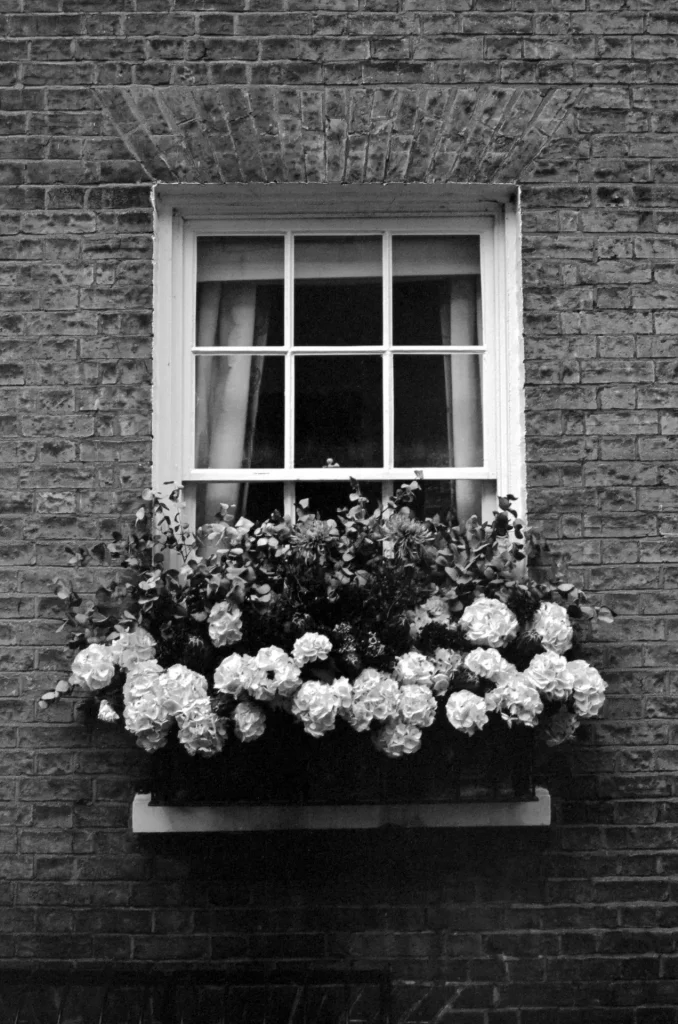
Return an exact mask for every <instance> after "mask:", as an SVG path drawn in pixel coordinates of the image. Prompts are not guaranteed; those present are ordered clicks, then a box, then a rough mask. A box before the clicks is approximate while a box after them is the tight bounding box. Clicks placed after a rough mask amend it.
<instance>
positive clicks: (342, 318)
mask: <svg viewBox="0 0 678 1024" xmlns="http://www.w3.org/2000/svg"><path fill="white" fill-rule="evenodd" d="M294 254H295V256H294V268H295V273H294V276H295V285H294V343H295V345H329V346H332V345H334V346H336V345H381V344H382V284H381V239H380V238H299V239H297V240H296V242H295V247H294Z"/></svg>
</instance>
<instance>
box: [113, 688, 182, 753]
mask: <svg viewBox="0 0 678 1024" xmlns="http://www.w3.org/2000/svg"><path fill="white" fill-rule="evenodd" d="M123 715H124V719H125V728H126V729H127V730H128V732H131V733H133V734H134V735H135V736H136V738H137V745H138V746H140V747H141V748H142V749H143V750H145V751H147V752H148V753H149V754H152V753H153V752H154V751H156V750H160V748H161V747H164V746H165V745H166V743H167V735H168V733H169V731H170V729H171V727H172V722H173V717H172V715H171V714H170V713H169V712H168V710H167V708H166V707H165V705H164V703H163V700H162V697H161V695H160V692H159V691H158V692H155V691H153V690H147V691H146V692H144V693H141V694H140V695H139V696H138V697H136V698H135V699H134V700H132V701H130V702H129V703H127V704H126V705H125V710H124V712H123Z"/></svg>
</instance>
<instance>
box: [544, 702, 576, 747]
mask: <svg viewBox="0 0 678 1024" xmlns="http://www.w3.org/2000/svg"><path fill="white" fill-rule="evenodd" d="M578 726H579V719H578V718H577V716H576V715H575V714H573V713H572V712H571V711H568V710H567V708H558V710H557V711H556V713H555V715H552V716H551V717H550V718H549V719H548V721H547V723H546V728H545V730H544V734H545V736H546V746H547V747H557V746H558V745H559V744H560V743H566V742H567V740H571V739H573V738H574V734H575V732H576V731H577V728H578Z"/></svg>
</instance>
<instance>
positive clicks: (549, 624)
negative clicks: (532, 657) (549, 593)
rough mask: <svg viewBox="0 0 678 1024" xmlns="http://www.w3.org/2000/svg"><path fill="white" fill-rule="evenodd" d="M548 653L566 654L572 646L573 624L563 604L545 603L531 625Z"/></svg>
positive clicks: (538, 610)
mask: <svg viewBox="0 0 678 1024" xmlns="http://www.w3.org/2000/svg"><path fill="white" fill-rule="evenodd" d="M530 629H532V630H533V631H534V632H535V633H536V634H537V636H538V637H539V639H540V640H541V642H542V644H543V646H544V647H545V648H546V650H547V651H554V652H555V653H556V654H565V651H569V649H570V647H571V646H572V637H573V635H574V634H573V630H572V622H571V621H570V616H569V615H568V614H567V611H566V609H565V608H563V606H562V605H561V604H554V603H553V602H551V601H544V602H542V604H541V605H540V606H539V608H538V609H537V611H536V613H535V615H534V618H533V619H532V622H531V624H530Z"/></svg>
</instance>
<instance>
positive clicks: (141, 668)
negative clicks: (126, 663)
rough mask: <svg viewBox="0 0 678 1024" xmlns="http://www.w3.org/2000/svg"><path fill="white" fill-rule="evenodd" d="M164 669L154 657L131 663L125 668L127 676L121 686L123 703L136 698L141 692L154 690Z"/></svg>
mask: <svg viewBox="0 0 678 1024" xmlns="http://www.w3.org/2000/svg"><path fill="white" fill-rule="evenodd" d="M164 671H165V670H164V668H162V667H161V665H159V664H158V662H157V661H156V660H155V658H151V659H150V660H149V661H138V662H137V663H136V665H132V667H131V668H129V669H128V670H127V678H126V679H125V683H124V686H123V688H122V694H123V697H124V699H125V703H129V702H130V701H133V700H137V699H138V698H139V697H140V696H141V695H142V694H144V693H148V692H149V691H152V692H156V691H157V688H158V680H159V679H160V676H162V675H163V674H164Z"/></svg>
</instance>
